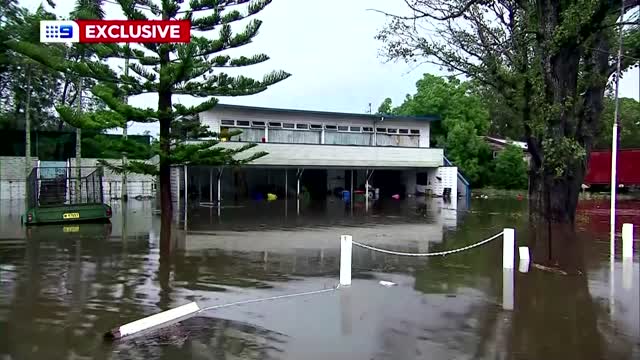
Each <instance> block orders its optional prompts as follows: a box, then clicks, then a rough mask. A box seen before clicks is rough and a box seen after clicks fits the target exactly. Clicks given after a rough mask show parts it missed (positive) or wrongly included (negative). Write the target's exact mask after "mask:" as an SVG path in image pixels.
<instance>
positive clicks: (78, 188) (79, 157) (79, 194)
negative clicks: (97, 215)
mask: <svg viewBox="0 0 640 360" xmlns="http://www.w3.org/2000/svg"><path fill="white" fill-rule="evenodd" d="M80 113H82V78H80V79H78V114H80ZM75 189H76V203H80V202H82V130H81V129H80V128H76V186H75Z"/></svg>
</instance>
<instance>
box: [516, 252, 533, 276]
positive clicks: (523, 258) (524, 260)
mask: <svg viewBox="0 0 640 360" xmlns="http://www.w3.org/2000/svg"><path fill="white" fill-rule="evenodd" d="M518 252H519V254H520V263H519V264H518V271H520V272H522V273H526V272H529V263H530V262H531V258H530V256H529V247H527V246H520V247H518Z"/></svg>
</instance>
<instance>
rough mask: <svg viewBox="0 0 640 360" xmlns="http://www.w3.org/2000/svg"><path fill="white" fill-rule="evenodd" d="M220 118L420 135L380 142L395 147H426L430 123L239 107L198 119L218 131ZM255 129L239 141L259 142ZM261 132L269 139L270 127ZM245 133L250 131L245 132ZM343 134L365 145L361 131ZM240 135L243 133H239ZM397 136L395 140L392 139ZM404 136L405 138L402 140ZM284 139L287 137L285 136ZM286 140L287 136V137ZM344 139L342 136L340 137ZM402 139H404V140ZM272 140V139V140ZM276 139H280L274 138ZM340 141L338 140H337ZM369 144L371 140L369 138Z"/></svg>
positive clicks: (217, 111)
mask: <svg viewBox="0 0 640 360" xmlns="http://www.w3.org/2000/svg"><path fill="white" fill-rule="evenodd" d="M221 120H248V121H264V122H267V123H268V122H287V123H294V124H318V125H334V126H359V127H363V126H367V127H377V128H394V129H399V128H402V129H415V130H419V131H420V135H419V136H418V135H415V136H405V135H398V136H389V135H385V137H386V136H389V137H393V138H394V140H393V141H389V142H388V143H387V142H383V143H384V145H396V146H416V143H417V144H418V146H419V147H429V136H430V122H429V121H419V120H395V119H394V120H385V121H382V122H380V121H376V122H375V123H374V121H372V120H366V119H353V118H344V117H340V116H339V115H332V116H319V115H315V114H309V115H306V114H302V113H278V114H274V113H271V112H261V111H258V110H253V109H251V110H249V109H248V110H241V109H216V108H213V109H212V110H210V111H207V112H203V113H201V114H200V121H201V122H202V124H203V125H208V126H209V129H210V130H211V131H214V132H220V128H221ZM256 130H257V129H250V130H249V129H247V135H246V136H244V137H245V138H246V139H245V138H243V141H244V140H246V141H260V138H258V136H257V135H255V134H254V132H255V131H256ZM259 131H260V132H261V133H263V134H264V136H265V137H266V138H267V139H269V140H270V139H271V138H272V137H270V136H269V132H270V131H272V130H270V129H260V130H259ZM291 131H296V132H305V133H306V132H309V133H314V132H313V131H307V130H291ZM249 132H250V133H251V134H249ZM323 132H324V131H318V132H315V133H316V134H318V133H323ZM327 134H329V132H328V131H327V132H326V133H325V134H324V135H323V134H320V136H318V135H315V134H313V135H315V136H314V137H313V139H314V140H313V141H316V140H315V139H318V140H319V141H320V143H328V142H322V140H323V139H325V138H327V136H325V135H327ZM331 134H340V133H335V132H332V133H331ZM343 134H345V135H347V134H352V135H353V136H354V137H357V138H358V139H355V140H354V142H352V143H351V142H349V143H348V144H353V145H369V144H364V143H363V141H362V139H359V138H361V137H362V136H363V135H365V134H362V133H349V132H345V133H343ZM243 135H244V134H243ZM414 137H415V138H417V139H416V140H415V141H414V140H407V139H410V138H414ZM395 138H398V139H395ZM405 138H406V139H405ZM277 139H280V137H277ZM287 139H289V138H288V137H287ZM289 140H290V139H289ZM343 140H344V139H343ZM405 140H406V141H405ZM272 141H274V140H272ZM278 141H280V140H278ZM309 141H311V140H309V139H306V140H305V141H290V142H293V143H309ZM341 141H342V140H341ZM381 141H382V139H380V140H379V141H377V143H378V145H382V143H381ZM369 143H371V144H372V143H373V141H369Z"/></svg>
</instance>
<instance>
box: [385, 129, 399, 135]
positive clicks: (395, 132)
mask: <svg viewBox="0 0 640 360" xmlns="http://www.w3.org/2000/svg"><path fill="white" fill-rule="evenodd" d="M397 133H398V129H392V128H388V129H387V134H397Z"/></svg>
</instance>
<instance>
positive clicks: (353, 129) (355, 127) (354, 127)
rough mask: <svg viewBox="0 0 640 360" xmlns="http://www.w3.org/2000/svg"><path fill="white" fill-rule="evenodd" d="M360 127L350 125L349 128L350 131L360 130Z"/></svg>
mask: <svg viewBox="0 0 640 360" xmlns="http://www.w3.org/2000/svg"><path fill="white" fill-rule="evenodd" d="M360 129H361V128H360V126H352V127H351V128H350V130H351V131H352V132H360Z"/></svg>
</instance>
